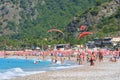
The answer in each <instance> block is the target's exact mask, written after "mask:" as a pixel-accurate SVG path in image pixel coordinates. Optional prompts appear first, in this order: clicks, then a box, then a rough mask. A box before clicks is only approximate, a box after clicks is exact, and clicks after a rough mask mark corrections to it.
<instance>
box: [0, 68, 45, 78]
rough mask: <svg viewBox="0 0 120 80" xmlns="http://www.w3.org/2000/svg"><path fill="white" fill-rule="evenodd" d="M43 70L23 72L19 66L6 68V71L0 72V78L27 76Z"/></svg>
mask: <svg viewBox="0 0 120 80" xmlns="http://www.w3.org/2000/svg"><path fill="white" fill-rule="evenodd" d="M43 72H45V71H32V72H25V71H23V70H22V69H21V68H13V69H9V70H7V71H6V72H2V73H0V80H9V79H11V78H14V77H20V76H27V75H31V74H37V73H43Z"/></svg>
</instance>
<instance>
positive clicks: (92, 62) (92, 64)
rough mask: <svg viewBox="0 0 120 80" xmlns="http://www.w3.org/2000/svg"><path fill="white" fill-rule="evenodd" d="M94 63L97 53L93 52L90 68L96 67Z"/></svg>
mask: <svg viewBox="0 0 120 80" xmlns="http://www.w3.org/2000/svg"><path fill="white" fill-rule="evenodd" d="M94 61H95V53H94V52H92V54H91V56H90V66H94Z"/></svg>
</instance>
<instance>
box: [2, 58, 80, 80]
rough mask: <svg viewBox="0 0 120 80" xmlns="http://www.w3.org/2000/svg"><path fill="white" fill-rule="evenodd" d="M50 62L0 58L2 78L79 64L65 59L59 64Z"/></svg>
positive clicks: (7, 79)
mask: <svg viewBox="0 0 120 80" xmlns="http://www.w3.org/2000/svg"><path fill="white" fill-rule="evenodd" d="M36 61H37V63H36ZM50 62H51V60H44V61H43V60H37V59H29V60H26V59H19V58H0V76H1V77H0V80H9V79H10V78H14V77H20V76H26V75H31V74H36V73H42V72H46V71H49V70H59V69H66V68H72V67H77V66H78V65H77V64H76V63H75V62H69V61H65V64H61V63H60V61H58V62H57V64H55V63H54V64H50Z"/></svg>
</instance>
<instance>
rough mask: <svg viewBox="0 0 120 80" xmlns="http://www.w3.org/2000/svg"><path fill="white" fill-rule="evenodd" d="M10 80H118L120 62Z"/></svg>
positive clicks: (107, 61)
mask: <svg viewBox="0 0 120 80" xmlns="http://www.w3.org/2000/svg"><path fill="white" fill-rule="evenodd" d="M11 80H120V60H118V61H117V62H110V61H109V60H105V61H104V62H96V63H95V65H94V66H90V65H89V63H87V64H85V65H80V66H78V67H75V68H69V69H64V70H56V71H47V72H43V73H38V74H33V75H29V76H24V77H17V78H13V79H11Z"/></svg>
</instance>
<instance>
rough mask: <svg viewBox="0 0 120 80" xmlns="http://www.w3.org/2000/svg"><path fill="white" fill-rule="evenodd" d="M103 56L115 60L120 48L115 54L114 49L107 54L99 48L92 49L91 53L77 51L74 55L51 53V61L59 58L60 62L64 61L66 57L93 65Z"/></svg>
mask: <svg viewBox="0 0 120 80" xmlns="http://www.w3.org/2000/svg"><path fill="white" fill-rule="evenodd" d="M71 58H73V59H71ZM104 58H107V59H109V61H111V62H117V59H119V58H120V50H119V52H118V53H117V54H115V53H114V51H109V53H108V54H104V53H103V52H101V51H100V50H97V52H94V51H92V52H91V54H89V53H87V52H85V53H82V52H80V51H78V52H77V54H76V55H74V56H73V55H69V56H64V55H63V54H62V53H58V54H54V53H51V63H57V61H58V60H60V61H61V64H63V63H64V60H67V59H68V60H74V61H76V62H77V63H78V64H79V65H83V64H84V63H85V62H87V63H90V66H94V65H95V62H103V61H104Z"/></svg>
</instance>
